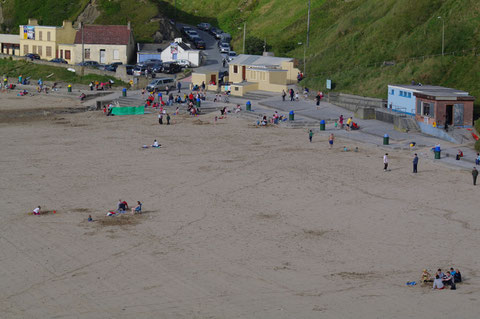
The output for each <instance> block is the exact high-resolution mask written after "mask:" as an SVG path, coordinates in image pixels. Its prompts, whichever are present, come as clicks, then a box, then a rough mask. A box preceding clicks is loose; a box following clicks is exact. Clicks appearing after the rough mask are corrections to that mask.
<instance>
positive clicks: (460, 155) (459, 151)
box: [456, 150, 463, 161]
mask: <svg viewBox="0 0 480 319" xmlns="http://www.w3.org/2000/svg"><path fill="white" fill-rule="evenodd" d="M462 157H463V152H462V150H458V153H457V157H456V159H457V161H459V160H460V158H462Z"/></svg>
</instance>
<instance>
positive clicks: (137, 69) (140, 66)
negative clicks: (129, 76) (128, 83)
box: [133, 64, 150, 76]
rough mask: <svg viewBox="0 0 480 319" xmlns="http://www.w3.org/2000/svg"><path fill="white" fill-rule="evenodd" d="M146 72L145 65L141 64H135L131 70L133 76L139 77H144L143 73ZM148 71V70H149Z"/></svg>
mask: <svg viewBox="0 0 480 319" xmlns="http://www.w3.org/2000/svg"><path fill="white" fill-rule="evenodd" d="M146 70H148V67H147V66H146V65H143V64H137V65H135V67H134V68H133V75H134V76H141V75H145V71H146ZM149 71H150V70H149Z"/></svg>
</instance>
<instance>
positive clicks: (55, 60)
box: [50, 58, 68, 64]
mask: <svg viewBox="0 0 480 319" xmlns="http://www.w3.org/2000/svg"><path fill="white" fill-rule="evenodd" d="M50 62H53V63H63V64H68V62H67V61H65V60H64V59H60V58H56V59H51V60H50Z"/></svg>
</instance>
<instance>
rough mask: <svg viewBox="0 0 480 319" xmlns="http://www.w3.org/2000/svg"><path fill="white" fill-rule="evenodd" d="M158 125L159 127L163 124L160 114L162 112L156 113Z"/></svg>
mask: <svg viewBox="0 0 480 319" xmlns="http://www.w3.org/2000/svg"><path fill="white" fill-rule="evenodd" d="M158 124H160V125H162V124H163V114H162V112H160V113H158Z"/></svg>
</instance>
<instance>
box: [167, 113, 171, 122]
mask: <svg viewBox="0 0 480 319" xmlns="http://www.w3.org/2000/svg"><path fill="white" fill-rule="evenodd" d="M167 125H170V114H168V113H167Z"/></svg>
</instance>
